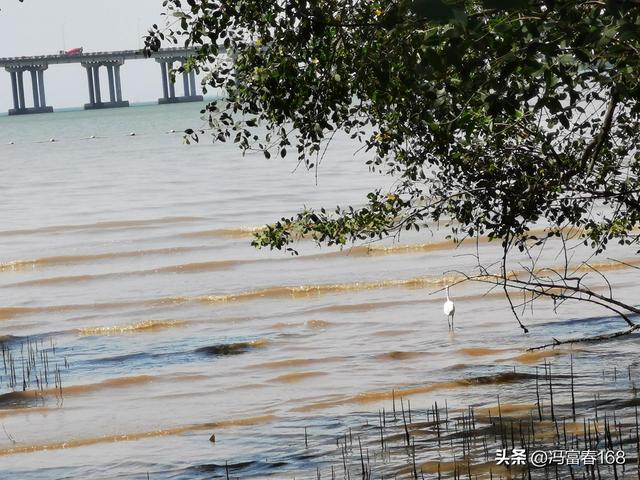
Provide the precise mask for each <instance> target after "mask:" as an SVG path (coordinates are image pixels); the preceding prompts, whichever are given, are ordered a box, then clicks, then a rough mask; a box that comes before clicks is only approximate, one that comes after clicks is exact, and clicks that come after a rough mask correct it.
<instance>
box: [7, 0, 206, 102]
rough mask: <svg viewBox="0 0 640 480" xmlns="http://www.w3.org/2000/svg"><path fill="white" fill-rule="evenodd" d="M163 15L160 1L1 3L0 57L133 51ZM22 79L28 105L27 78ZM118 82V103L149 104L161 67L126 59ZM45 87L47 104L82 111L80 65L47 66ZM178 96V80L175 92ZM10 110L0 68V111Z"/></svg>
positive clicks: (157, 92)
mask: <svg viewBox="0 0 640 480" xmlns="http://www.w3.org/2000/svg"><path fill="white" fill-rule="evenodd" d="M162 11H163V8H162V0H101V1H99V0H24V2H22V3H21V2H19V1H18V0H0V57H17V56H23V55H45V54H55V53H57V52H58V51H59V50H64V49H69V48H74V47H83V48H84V51H85V52H94V51H109V50H130V49H136V48H139V47H142V46H143V41H142V39H141V38H142V37H143V36H144V34H145V32H146V31H147V30H148V28H149V27H150V26H151V25H153V24H154V23H157V24H158V25H162V24H164V19H165V18H166V17H164V16H161V15H160V14H161V13H162ZM102 70H103V71H102V72H101V82H100V83H101V87H102V88H101V90H102V91H103V98H104V95H105V93H106V92H108V87H107V85H108V84H107V82H106V69H102ZM27 78H29V80H26V81H25V95H26V102H27V105H28V106H29V105H31V104H32V98H31V82H30V77H29V75H28V74H26V75H25V79H27ZM121 78H122V93H123V100H129V101H130V102H132V103H133V102H143V101H153V100H157V98H158V97H160V96H162V78H161V76H160V65H159V64H158V63H156V62H155V61H154V60H152V59H146V60H128V61H126V62H125V64H124V65H123V66H122V68H121ZM44 83H45V88H46V92H45V94H46V98H47V104H48V105H51V106H53V107H54V109H55V108H67V107H81V106H82V105H84V104H85V103H87V102H88V101H89V92H88V86H87V77H86V73H85V69H84V68H82V67H81V66H80V64H75V63H74V64H66V65H50V66H49V68H48V69H47V70H46V71H45V72H44ZM198 91H199V87H198ZM181 92H182V82H181V81H180V80H178V83H177V84H176V93H177V94H181ZM199 93H200V92H199ZM106 94H107V98H108V93H106ZM12 107H13V99H12V94H11V81H10V77H9V73H8V72H6V71H5V70H4V69H0V112H6V111H7V110H8V109H9V108H12Z"/></svg>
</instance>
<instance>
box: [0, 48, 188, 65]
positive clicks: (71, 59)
mask: <svg viewBox="0 0 640 480" xmlns="http://www.w3.org/2000/svg"><path fill="white" fill-rule="evenodd" d="M194 52H195V49H194V48H183V47H176V48H161V49H160V50H159V51H158V52H154V53H153V57H154V58H167V57H171V56H173V55H175V56H176V57H181V56H188V55H191V54H193V53H194ZM144 58H146V57H145V56H144V54H143V52H142V50H119V51H113V52H87V53H81V54H78V55H60V54H57V55H36V56H30V57H7V58H0V67H20V66H30V65H55V64H60V63H84V62H87V63H90V62H91V63H93V62H95V63H97V62H108V61H113V60H138V59H144Z"/></svg>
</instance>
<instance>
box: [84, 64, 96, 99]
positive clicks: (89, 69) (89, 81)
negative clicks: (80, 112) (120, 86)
mask: <svg viewBox="0 0 640 480" xmlns="http://www.w3.org/2000/svg"><path fill="white" fill-rule="evenodd" d="M84 68H85V70H86V71H87V84H88V85H89V103H90V104H91V105H93V104H94V103H96V93H95V90H94V89H93V67H89V66H84ZM85 108H87V107H86V105H85Z"/></svg>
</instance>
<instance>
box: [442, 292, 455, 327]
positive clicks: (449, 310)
mask: <svg viewBox="0 0 640 480" xmlns="http://www.w3.org/2000/svg"><path fill="white" fill-rule="evenodd" d="M442 310H443V311H444V314H445V315H446V316H447V322H448V323H449V330H453V316H454V315H455V313H456V306H455V305H454V303H453V300H451V299H450V298H449V285H447V301H446V302H444V308H443V309H442Z"/></svg>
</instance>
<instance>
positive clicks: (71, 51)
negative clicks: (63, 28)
mask: <svg viewBox="0 0 640 480" xmlns="http://www.w3.org/2000/svg"><path fill="white" fill-rule="evenodd" d="M60 55H66V56H73V55H82V47H77V48H70V49H69V50H60Z"/></svg>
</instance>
